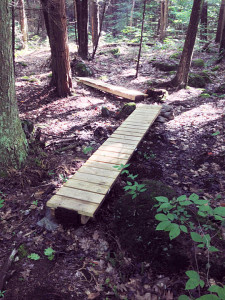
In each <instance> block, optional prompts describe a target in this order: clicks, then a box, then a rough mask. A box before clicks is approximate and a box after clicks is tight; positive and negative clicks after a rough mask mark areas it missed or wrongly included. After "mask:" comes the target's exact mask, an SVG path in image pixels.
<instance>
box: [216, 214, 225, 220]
mask: <svg viewBox="0 0 225 300" xmlns="http://www.w3.org/2000/svg"><path fill="white" fill-rule="evenodd" d="M214 218H215V220H219V221H223V220H224V218H223V217H221V216H217V215H215V216H214Z"/></svg>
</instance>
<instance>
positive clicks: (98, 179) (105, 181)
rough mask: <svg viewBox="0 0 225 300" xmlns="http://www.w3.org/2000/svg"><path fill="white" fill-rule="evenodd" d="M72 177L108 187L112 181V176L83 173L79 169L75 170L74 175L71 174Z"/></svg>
mask: <svg viewBox="0 0 225 300" xmlns="http://www.w3.org/2000/svg"><path fill="white" fill-rule="evenodd" d="M72 178H73V179H77V180H80V181H86V182H91V183H96V184H102V185H106V186H108V187H109V188H110V187H111V185H112V184H113V182H114V179H113V178H110V177H103V176H97V175H92V174H85V173H81V172H79V170H78V171H77V172H76V174H75V175H73V177H72Z"/></svg>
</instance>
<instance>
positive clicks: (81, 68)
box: [71, 58, 94, 77]
mask: <svg viewBox="0 0 225 300" xmlns="http://www.w3.org/2000/svg"><path fill="white" fill-rule="evenodd" d="M71 69H72V72H73V73H74V74H75V75H76V76H81V77H85V76H93V75H94V72H93V71H92V70H91V69H90V68H89V66H87V65H86V64H85V63H84V62H83V61H82V60H81V59H77V58H75V59H74V60H72V62H71Z"/></svg>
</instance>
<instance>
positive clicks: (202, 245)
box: [197, 244, 205, 248]
mask: <svg viewBox="0 0 225 300" xmlns="http://www.w3.org/2000/svg"><path fill="white" fill-rule="evenodd" d="M197 247H198V248H204V247H205V244H199V245H197Z"/></svg>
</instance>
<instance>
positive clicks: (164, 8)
mask: <svg viewBox="0 0 225 300" xmlns="http://www.w3.org/2000/svg"><path fill="white" fill-rule="evenodd" d="M167 25H168V0H161V13H160V24H159V39H160V40H161V41H163V40H164V38H165V37H166V28H167Z"/></svg>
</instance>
